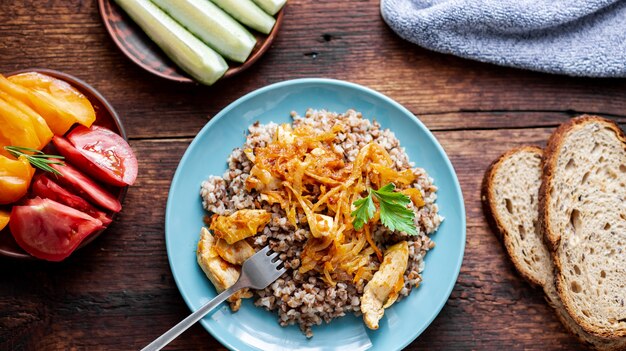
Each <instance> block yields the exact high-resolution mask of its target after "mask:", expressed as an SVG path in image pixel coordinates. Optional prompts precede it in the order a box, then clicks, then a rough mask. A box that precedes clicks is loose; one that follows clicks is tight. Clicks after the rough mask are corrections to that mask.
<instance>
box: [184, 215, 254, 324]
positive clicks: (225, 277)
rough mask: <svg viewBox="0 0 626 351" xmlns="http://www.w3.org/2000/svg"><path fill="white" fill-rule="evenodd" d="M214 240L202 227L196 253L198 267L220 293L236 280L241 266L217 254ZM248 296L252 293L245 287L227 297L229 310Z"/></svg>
mask: <svg viewBox="0 0 626 351" xmlns="http://www.w3.org/2000/svg"><path fill="white" fill-rule="evenodd" d="M215 241H216V240H215V238H214V237H213V235H211V233H210V232H209V231H208V230H207V229H206V228H204V227H203V228H202V230H201V231H200V241H199V242H198V250H197V251H196V254H197V257H198V264H199V265H200V268H202V271H204V274H206V276H207V278H209V280H210V281H211V283H213V286H214V287H215V290H217V292H218V293H220V292H222V291H224V290H226V289H228V288H229V287H231V286H232V285H233V284H235V283H236V282H237V280H238V279H239V276H240V275H241V268H240V267H239V266H235V265H232V264H230V263H228V262H226V261H225V260H224V259H222V258H221V257H220V256H219V254H218V253H217V250H215ZM248 297H252V294H251V293H250V292H249V291H248V290H247V289H243V290H240V291H238V292H236V293H235V294H233V295H232V296H231V297H229V298H228V302H230V308H231V310H233V312H236V311H237V310H239V307H240V306H241V299H242V298H248Z"/></svg>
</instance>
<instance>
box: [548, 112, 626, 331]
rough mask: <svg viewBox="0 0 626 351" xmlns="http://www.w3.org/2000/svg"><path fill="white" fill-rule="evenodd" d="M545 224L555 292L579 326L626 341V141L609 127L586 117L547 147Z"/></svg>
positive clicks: (562, 128) (561, 129)
mask: <svg viewBox="0 0 626 351" xmlns="http://www.w3.org/2000/svg"><path fill="white" fill-rule="evenodd" d="M539 222H540V225H541V230H542V232H543V233H544V239H545V241H546V243H547V245H548V247H549V250H550V251H551V253H552V258H553V263H554V265H555V268H556V269H555V281H556V289H557V293H558V295H559V297H560V298H561V301H562V302H563V305H564V307H565V309H566V310H567V312H568V313H569V315H571V317H572V318H573V319H574V321H575V322H576V324H578V325H580V326H581V327H582V328H583V329H584V330H585V331H587V332H588V333H591V334H593V335H597V336H602V337H607V338H618V337H624V336H626V138H625V137H624V133H623V132H622V130H621V129H620V128H619V126H618V125H617V124H615V123H613V122H611V121H609V120H606V119H603V118H600V117H594V116H582V117H578V118H575V119H572V120H570V121H569V122H567V123H564V124H563V125H561V126H560V127H559V128H557V130H556V131H555V132H554V134H553V135H552V136H551V137H550V139H549V140H548V146H547V147H546V150H545V152H544V160H543V175H542V184H541V187H540V189H539Z"/></svg>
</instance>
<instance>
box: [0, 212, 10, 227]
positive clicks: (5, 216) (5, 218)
mask: <svg viewBox="0 0 626 351" xmlns="http://www.w3.org/2000/svg"><path fill="white" fill-rule="evenodd" d="M9 218H11V212H7V211H2V210H0V230H2V229H4V227H6V226H7V224H9Z"/></svg>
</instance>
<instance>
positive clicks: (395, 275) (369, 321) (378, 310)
mask: <svg viewBox="0 0 626 351" xmlns="http://www.w3.org/2000/svg"><path fill="white" fill-rule="evenodd" d="M408 261H409V245H408V244H407V242H406V241H401V242H399V243H397V244H395V245H393V246H391V247H389V248H388V249H387V251H386V252H385V258H384V259H383V262H382V263H381V264H380V268H379V269H378V271H377V272H376V273H374V276H373V277H372V280H370V281H369V283H367V285H365V289H364V290H363V296H362V297H361V312H363V321H364V322H365V325H367V327H368V328H370V329H373V330H376V329H378V321H380V319H381V318H383V315H384V314H385V308H387V307H389V306H391V305H392V304H393V303H394V302H396V300H397V299H398V293H399V292H400V290H402V286H403V285H404V278H403V276H404V272H405V271H406V267H407V265H408Z"/></svg>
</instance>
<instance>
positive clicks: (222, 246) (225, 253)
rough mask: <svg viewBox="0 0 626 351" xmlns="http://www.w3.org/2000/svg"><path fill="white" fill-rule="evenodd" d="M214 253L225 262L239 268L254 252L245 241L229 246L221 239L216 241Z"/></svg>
mask: <svg viewBox="0 0 626 351" xmlns="http://www.w3.org/2000/svg"><path fill="white" fill-rule="evenodd" d="M215 251H217V254H218V255H220V257H221V258H223V259H224V260H225V261H226V262H228V263H231V264H235V265H240V266H241V265H242V264H243V263H244V262H245V261H246V260H247V259H248V258H250V257H251V256H252V255H254V254H255V252H256V251H254V248H253V247H252V246H251V245H250V244H248V242H247V241H245V240H239V241H237V242H236V243H234V244H232V245H231V244H229V243H227V242H226V240H223V239H217V242H216V243H215Z"/></svg>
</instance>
